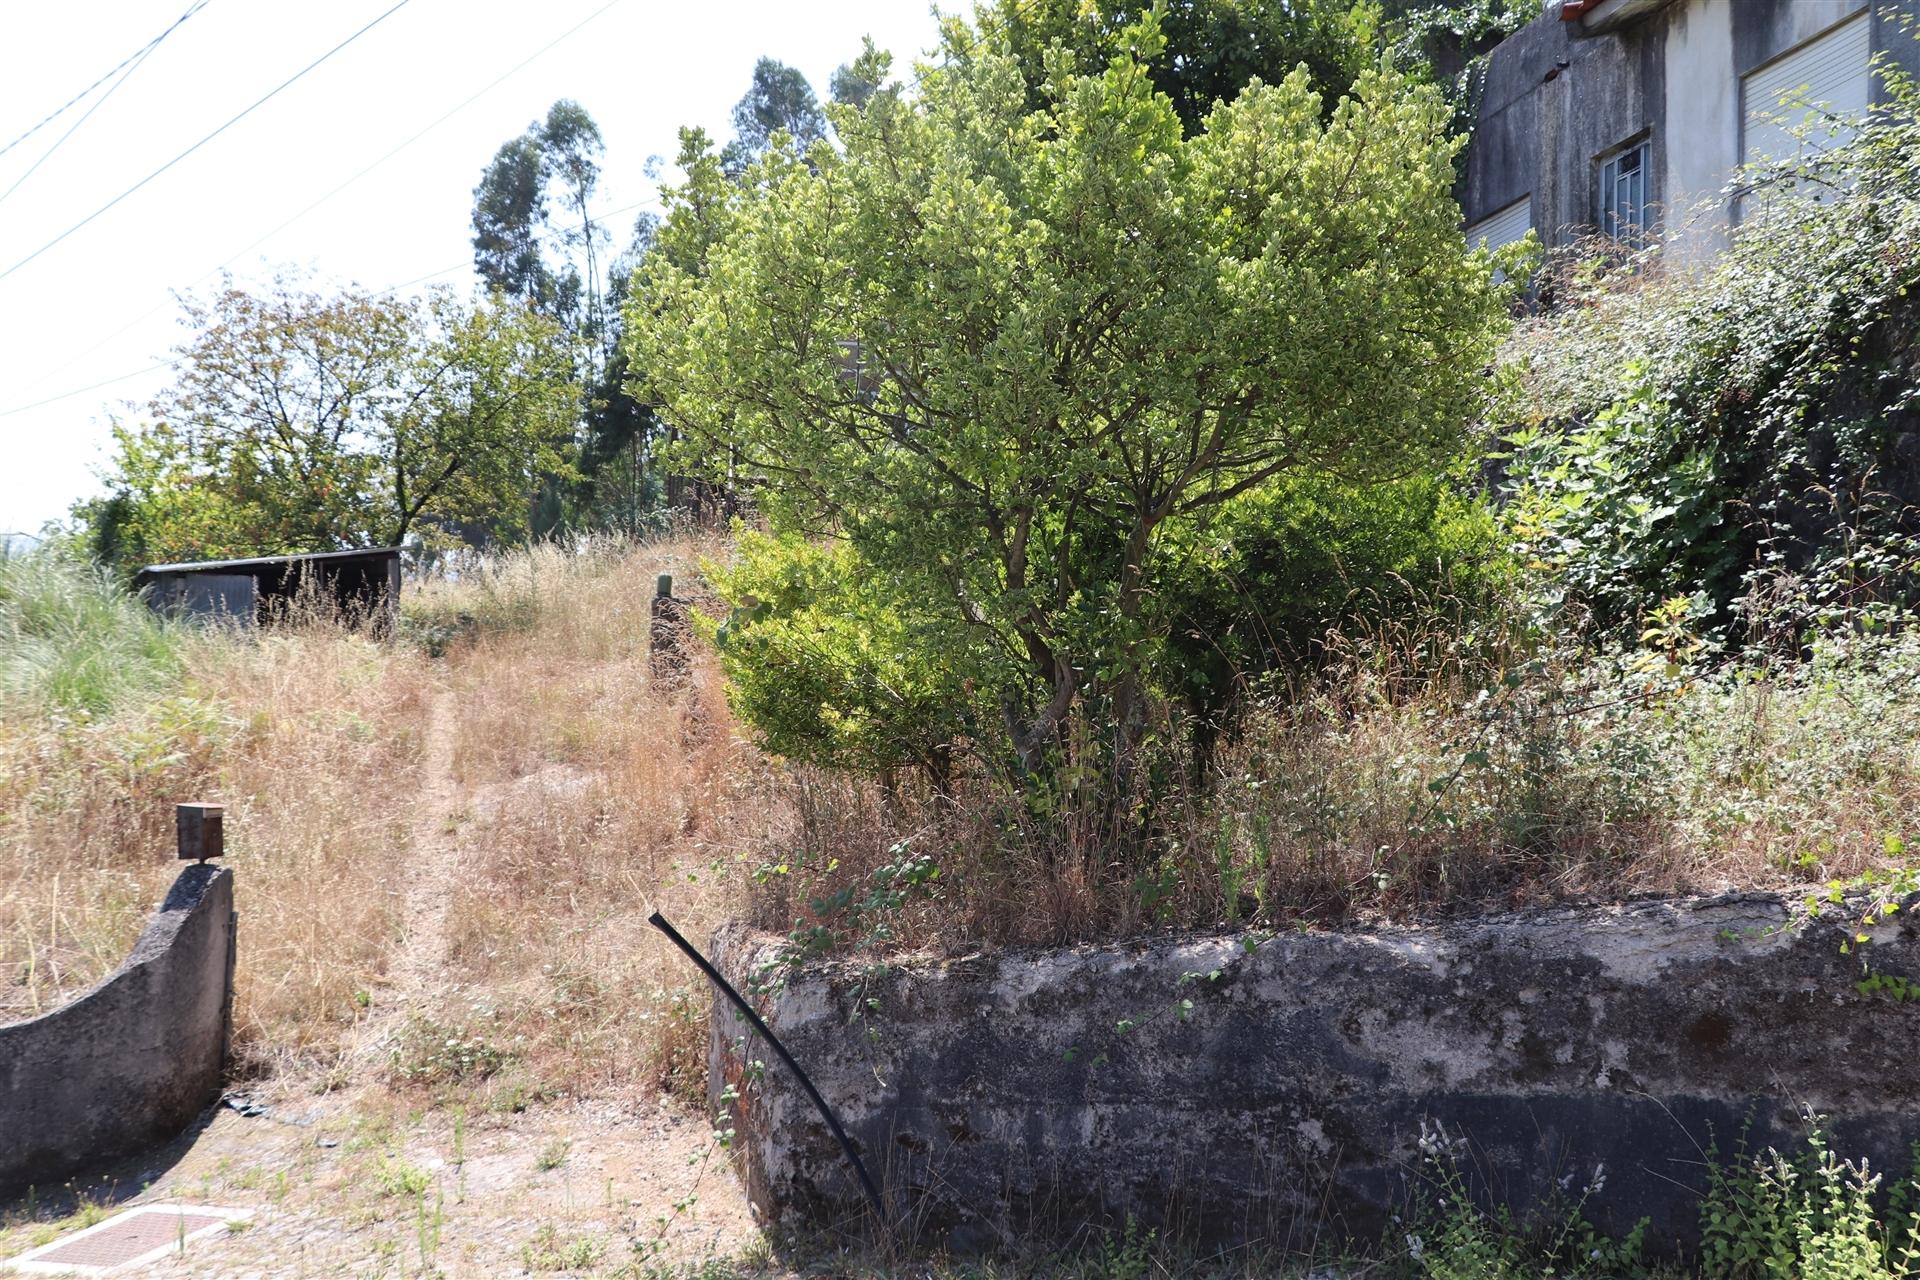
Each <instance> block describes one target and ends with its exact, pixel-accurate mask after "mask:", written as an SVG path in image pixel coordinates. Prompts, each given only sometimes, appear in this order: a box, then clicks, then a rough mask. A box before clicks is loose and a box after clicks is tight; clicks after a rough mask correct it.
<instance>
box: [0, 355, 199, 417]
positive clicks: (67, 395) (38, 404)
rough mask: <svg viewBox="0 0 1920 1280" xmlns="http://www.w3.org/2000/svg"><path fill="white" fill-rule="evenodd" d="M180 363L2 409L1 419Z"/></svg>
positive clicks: (156, 366) (152, 366)
mask: <svg viewBox="0 0 1920 1280" xmlns="http://www.w3.org/2000/svg"><path fill="white" fill-rule="evenodd" d="M179 363H180V362H179V361H178V360H162V361H161V362H160V363H159V364H150V365H148V366H147V367H146V368H144V369H135V370H134V371H133V372H132V373H120V374H115V375H114V376H113V377H111V378H102V379H101V380H100V381H98V382H95V383H91V384H89V385H87V386H84V387H75V388H74V389H73V390H71V391H62V392H61V393H60V394H59V395H57V396H48V397H47V398H46V399H45V400H35V401H34V402H33V403H32V404H20V405H15V406H14V407H13V408H11V409H0V418H11V417H12V416H13V415H14V414H16V413H25V412H27V411H28V410H29V409H41V408H45V407H46V406H47V405H50V404H58V403H59V402H60V401H62V400H71V399H73V397H75V396H83V395H85V394H87V392H89V391H98V390H99V389H100V388H101V387H110V386H112V385H113V384H114V383H116V382H125V381H127V380H128V379H130V378H137V377H139V376H140V375H141V374H143V373H152V372H154V371H155V370H157V369H171V368H173V367H174V366H175V365H177V364H179Z"/></svg>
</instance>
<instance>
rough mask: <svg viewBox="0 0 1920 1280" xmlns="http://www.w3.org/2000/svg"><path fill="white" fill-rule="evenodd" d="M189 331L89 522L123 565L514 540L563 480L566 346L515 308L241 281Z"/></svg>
mask: <svg viewBox="0 0 1920 1280" xmlns="http://www.w3.org/2000/svg"><path fill="white" fill-rule="evenodd" d="M187 320H188V323H189V324H191V325H192V326H193V327H194V328H195V329H196V330H198V332H197V334H196V336H195V337H194V338H193V340H192V341H191V342H189V343H188V344H187V345H185V346H184V347H182V348H181V350H180V355H181V366H180V372H179V374H178V376H177V379H176V381H175V383H174V385H173V386H172V387H171V388H170V389H168V390H167V391H164V392H162V393H161V395H160V396H159V397H158V398H156V399H155V400H154V401H153V403H152V404H151V405H150V406H149V410H148V420H147V421H146V422H145V423H140V424H136V423H132V422H126V421H120V422H116V423H114V425H113V438H114V457H113V461H112V463H111V465H110V467H109V469H108V472H107V475H106V480H107V484H108V490H109V493H108V496H107V497H106V498H105V499H103V500H101V501H99V502H96V503H92V504H86V505H83V507H82V508H81V509H80V514H81V515H82V517H83V518H84V519H85V520H86V522H87V524H88V526H89V530H90V536H91V539H92V542H93V546H94V550H95V551H96V553H97V554H100V555H102V556H111V557H112V558H113V561H114V562H115V563H117V564H119V565H121V566H123V567H128V566H137V565H139V564H141V563H146V562H153V561H167V560H193V559H208V558H216V557H220V556H232V555H250V554H266V553H273V552H286V551H323V550H335V549H338V548H343V547H361V546H377V545H393V544H398V543H401V542H404V541H406V540H407V538H408V537H409V536H410V535H417V534H425V535H427V536H429V537H437V538H440V539H449V538H450V537H451V535H452V531H453V530H455V529H467V530H472V531H479V530H490V531H492V532H494V533H495V534H507V533H512V532H515V531H517V530H519V529H522V528H524V527H525V525H526V520H527V512H528V498H529V495H530V494H531V492H532V491H533V488H534V486H535V484H536V480H537V477H539V476H541V475H545V474H552V473H556V472H564V470H565V461H564V459H562V458H561V456H560V455H559V453H558V451H557V448H556V443H555V442H556V437H560V438H564V432H565V428H566V424H567V422H568V420H569V417H570V414H571V405H572V391H571V389H570V385H569V384H570V370H569V368H568V360H567V355H566V351H565V348H564V346H563V345H562V344H561V343H560V342H559V340H558V338H559V335H558V332H557V331H556V330H555V328H554V327H553V325H552V324H551V323H550V322H548V321H546V320H543V319H541V318H539V317H538V316H536V315H534V314H533V313H532V312H530V311H528V310H526V309H525V308H523V307H520V306H518V305H516V304H513V303H509V302H505V301H496V302H493V303H489V304H484V305H481V306H478V307H474V308H469V307H467V306H466V305H464V304H462V303H460V302H459V301H457V300H456V299H455V298H454V297H453V296H452V295H451V294H449V293H446V292H435V293H432V294H430V295H428V296H427V297H426V298H424V299H419V300H403V299H391V298H385V297H382V296H380V295H376V294H368V293H361V292H357V291H352V290H348V291H343V292H341V293H339V294H336V295H331V296H328V295H322V294H316V293H310V292H304V291H300V290H297V289H293V288H290V287H287V286H285V285H282V286H279V287H276V288H275V289H274V290H273V291H271V292H269V293H265V294H250V293H246V292H244V291H242V290H239V289H235V288H231V287H229V288H227V289H226V290H224V291H223V292H221V293H220V294H219V295H217V296H216V297H215V298H214V299H213V300H212V302H210V303H206V304H201V303H189V304H188V307H187Z"/></svg>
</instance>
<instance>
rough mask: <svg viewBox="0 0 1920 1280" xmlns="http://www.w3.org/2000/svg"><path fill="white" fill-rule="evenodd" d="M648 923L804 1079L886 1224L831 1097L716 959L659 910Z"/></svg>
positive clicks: (803, 1084)
mask: <svg viewBox="0 0 1920 1280" xmlns="http://www.w3.org/2000/svg"><path fill="white" fill-rule="evenodd" d="M647 923H648V924H650V925H652V926H653V927H654V928H656V929H658V930H659V931H660V932H662V933H664V934H666V935H667V937H668V939H669V940H670V941H671V942H672V943H673V945H674V946H676V947H678V948H680V950H681V951H683V952H685V953H686V957H687V959H689V960H691V961H693V962H694V963H695V964H696V965H698V966H700V972H702V973H704V974H706V975H707V978H708V980H709V981H710V982H712V983H713V985H714V986H716V987H718V988H720V990H721V992H722V993H723V994H724V995H725V996H726V997H727V999H728V1000H731V1001H732V1002H733V1007H734V1008H736V1009H738V1010H739V1011H740V1012H741V1014H742V1015H743V1016H745V1018H746V1020H747V1021H748V1022H750V1023H752V1024H753V1029H754V1030H755V1031H757V1032H759V1033H760V1038H761V1039H762V1040H765V1041H766V1042H767V1043H768V1044H769V1045H771V1046H773V1051H774V1052H775V1053H777V1054H779V1055H780V1061H782V1062H784V1063H786V1064H787V1070H789V1071H791V1072H793V1075H794V1078H795V1079H797V1080H798V1081H799V1082H800V1087H801V1088H802V1089H805V1090H806V1091H807V1096H808V1097H809V1098H811V1099H813V1105H814V1109H815V1110H817V1111H818V1112H819V1113H820V1118H821V1119H822V1120H825V1121H826V1122H827V1128H829V1129H831V1130H833V1136H834V1140H835V1141H837V1142H838V1143H839V1144H840V1152H841V1154H842V1155H844V1156H846V1158H847V1163H848V1164H850V1165H852V1166H853V1173H854V1176H855V1177H857V1178H858V1179H860V1189H861V1190H862V1191H864V1192H866V1194H867V1203H868V1204H870V1205H872V1206H873V1214H874V1217H875V1219H877V1220H878V1221H879V1223H880V1225H881V1226H883V1227H884V1226H886V1224H887V1209H886V1205H885V1204H884V1203H883V1202H882V1201H881V1199H880V1192H879V1189H878V1188H876V1187H875V1186H874V1185H873V1179H872V1178H870V1177H868V1176H867V1166H866V1165H864V1164H862V1163H860V1153H859V1152H857V1151H855V1150H854V1149H853V1142H852V1140H851V1139H849V1138H848V1137H847V1131H846V1130H845V1129H843V1128H841V1127H840V1117H839V1116H836V1115H835V1114H833V1108H832V1107H830V1106H828V1105H827V1100H826V1099H825V1098H823V1097H821V1096H820V1091H819V1090H818V1089H816V1088H814V1087H813V1081H812V1080H809V1079H808V1078H807V1073H806V1072H805V1071H802V1070H801V1069H800V1064H799V1063H797V1062H795V1061H794V1060H793V1055H792V1054H790V1053H788V1052H787V1046H785V1045H783V1044H781V1043H780V1038H779V1037H778V1036H776V1035H774V1034H773V1032H772V1031H771V1030H769V1029H768V1027H767V1024H766V1023H765V1022H762V1021H761V1020H760V1015H759V1014H757V1013H755V1012H754V1011H753V1006H752V1005H750V1004H748V1003H747V1002H746V1000H745V999H743V998H742V997H741V995H740V993H739V992H738V991H735V990H734V989H733V984H732V983H730V982H728V981H727V980H726V979H725V978H723V977H721V976H720V971H719V970H718V969H716V968H714V967H713V964H712V962H711V961H709V960H708V959H707V958H706V957H705V956H703V955H701V954H700V952H699V950H698V949H697V948H695V946H694V945H693V944H692V943H691V942H688V941H687V940H686V939H685V938H683V937H681V936H680V931H679V930H678V929H676V928H674V927H673V926H672V925H671V924H669V923H667V918H666V917H665V916H663V915H661V914H660V913H659V912H658V911H656V912H654V913H653V914H652V915H650V916H648V917H647Z"/></svg>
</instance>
